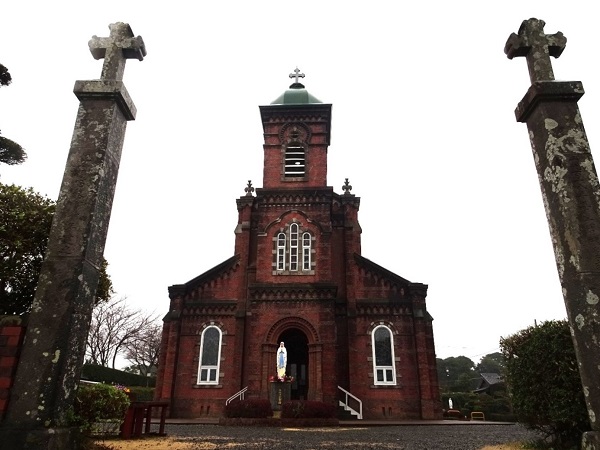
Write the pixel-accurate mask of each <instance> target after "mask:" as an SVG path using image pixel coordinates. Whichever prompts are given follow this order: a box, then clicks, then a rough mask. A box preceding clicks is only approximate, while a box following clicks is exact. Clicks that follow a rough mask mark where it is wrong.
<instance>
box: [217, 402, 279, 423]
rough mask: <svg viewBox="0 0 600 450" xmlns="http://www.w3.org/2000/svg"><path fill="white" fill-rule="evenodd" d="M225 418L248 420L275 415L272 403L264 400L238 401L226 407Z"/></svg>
mask: <svg viewBox="0 0 600 450" xmlns="http://www.w3.org/2000/svg"><path fill="white" fill-rule="evenodd" d="M224 414H225V417H229V418H233V417H242V418H248V419H264V418H267V417H271V416H272V415H273V410H272V409H271V402H269V400H267V399H262V398H249V399H246V400H238V401H233V402H231V403H229V404H228V405H227V406H225V412H224Z"/></svg>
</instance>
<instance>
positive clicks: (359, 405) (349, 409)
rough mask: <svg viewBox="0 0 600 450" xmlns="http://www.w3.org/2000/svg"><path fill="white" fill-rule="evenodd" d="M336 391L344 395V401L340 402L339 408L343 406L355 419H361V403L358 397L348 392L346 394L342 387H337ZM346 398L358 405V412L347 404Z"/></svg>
mask: <svg viewBox="0 0 600 450" xmlns="http://www.w3.org/2000/svg"><path fill="white" fill-rule="evenodd" d="M338 389H339V390H340V391H342V392H343V393H344V395H345V397H344V401H342V400H340V406H343V407H344V409H345V410H346V411H350V412H352V413H354V414H355V415H356V418H357V419H362V418H363V416H362V401H361V400H360V399H359V398H358V397H356V396H354V395H352V394H351V393H350V392H348V391H347V390H346V389H344V388H343V387H341V386H338ZM348 397H350V398H352V399H353V400H355V401H356V402H357V403H358V411H357V410H355V409H354V408H352V407H351V406H350V405H349V404H348Z"/></svg>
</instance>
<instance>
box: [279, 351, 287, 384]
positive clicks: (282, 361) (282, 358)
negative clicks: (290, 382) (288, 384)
mask: <svg viewBox="0 0 600 450" xmlns="http://www.w3.org/2000/svg"><path fill="white" fill-rule="evenodd" d="M286 366H287V350H286V349H285V345H284V344H283V342H281V343H280V344H279V348H278V349H277V377H278V378H283V377H285V367H286Z"/></svg>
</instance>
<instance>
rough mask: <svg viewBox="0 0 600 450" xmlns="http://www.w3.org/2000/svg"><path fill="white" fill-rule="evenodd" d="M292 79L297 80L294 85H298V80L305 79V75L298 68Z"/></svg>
mask: <svg viewBox="0 0 600 450" xmlns="http://www.w3.org/2000/svg"><path fill="white" fill-rule="evenodd" d="M290 78H295V79H296V81H294V83H298V78H304V74H303V73H300V69H298V68H297V67H296V68H295V69H294V73H290Z"/></svg>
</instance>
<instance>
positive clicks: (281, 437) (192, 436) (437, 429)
mask: <svg viewBox="0 0 600 450" xmlns="http://www.w3.org/2000/svg"><path fill="white" fill-rule="evenodd" d="M166 432H167V434H168V435H169V436H171V437H177V438H186V441H188V442H189V441H191V442H194V444H198V447H196V448H198V449H223V448H233V449H236V450H237V449H252V450H259V449H260V450H263V449H264V450H294V449H299V450H310V449H336V450H337V449H352V450H361V449H403V450H480V449H481V448H483V447H485V446H486V445H499V444H506V443H514V442H518V441H521V442H525V441H528V440H532V439H534V438H535V437H536V435H535V434H534V433H533V432H531V431H528V430H526V429H525V428H523V427H522V426H520V425H517V424H515V425H479V424H478V425H419V426H412V425H410V426H409V425H403V426H370V427H332V428H268V427H231V426H220V425H167V428H166Z"/></svg>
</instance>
